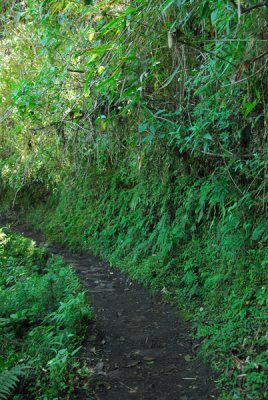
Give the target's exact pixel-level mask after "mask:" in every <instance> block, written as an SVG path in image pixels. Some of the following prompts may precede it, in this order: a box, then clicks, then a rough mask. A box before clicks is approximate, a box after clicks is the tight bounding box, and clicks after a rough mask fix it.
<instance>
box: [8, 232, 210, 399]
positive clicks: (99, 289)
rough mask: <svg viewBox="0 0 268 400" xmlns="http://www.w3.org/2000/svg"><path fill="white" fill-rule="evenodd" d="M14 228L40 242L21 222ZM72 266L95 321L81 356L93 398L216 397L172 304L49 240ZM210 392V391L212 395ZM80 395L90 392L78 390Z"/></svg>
mask: <svg viewBox="0 0 268 400" xmlns="http://www.w3.org/2000/svg"><path fill="white" fill-rule="evenodd" d="M13 229H14V230H16V231H19V232H21V233H24V234H25V235H26V236H29V237H31V238H33V239H34V240H36V241H37V243H39V244H42V243H44V238H43V237H42V235H41V234H39V233H36V232H33V231H30V230H28V229H27V228H26V227H25V226H22V225H17V226H13ZM49 250H50V251H51V252H52V253H54V254H60V255H62V256H63V257H64V259H65V261H66V262H68V263H70V264H72V265H73V266H74V268H75V269H76V272H77V274H78V276H79V277H80V280H81V282H82V284H83V286H84V287H85V288H86V289H87V290H88V292H89V297H90V301H91V303H92V306H93V309H94V313H95V317H96V322H95V323H94V324H93V325H92V326H91V327H90V329H89V334H88V337H87V338H86V340H85V342H84V344H83V348H82V351H81V352H80V355H79V356H80V357H81V359H84V360H86V361H87V362H88V363H89V365H91V367H92V368H93V369H94V371H95V374H94V380H95V385H94V391H93V398H95V399H96V400H208V399H213V398H216V396H215V393H214V385H213V374H212V371H211V369H210V368H209V367H208V366H206V365H204V364H203V363H202V362H201V361H200V360H196V359H195V356H194V354H193V347H195V346H193V343H192V340H191V338H190V336H189V324H188V323H186V322H185V321H184V320H182V319H181V317H180V316H179V315H178V314H177V312H176V310H175V309H174V308H173V307H172V306H170V305H168V304H165V303H162V302H161V299H160V298H158V297H154V296H151V295H150V294H149V292H148V291H147V290H145V289H143V288H142V287H140V286H139V285H137V284H135V283H132V282H131V281H130V280H129V279H128V278H127V277H126V276H125V275H123V274H122V273H120V272H119V271H117V270H114V269H111V268H110V267H109V266H108V264H107V263H106V262H104V261H102V260H101V259H100V258H98V257H95V256H92V255H90V254H85V253H83V254H81V255H78V254H73V253H71V252H69V251H68V250H66V249H65V248H62V247H59V246H49ZM213 393H214V395H213ZM78 398H79V399H88V400H89V399H90V398H91V397H90V396H89V395H87V394H86V393H84V392H83V391H81V393H79V395H78Z"/></svg>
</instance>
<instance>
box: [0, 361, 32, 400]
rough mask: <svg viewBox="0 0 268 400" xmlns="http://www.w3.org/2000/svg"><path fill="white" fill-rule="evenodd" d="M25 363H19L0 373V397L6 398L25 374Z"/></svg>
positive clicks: (5, 399) (3, 399) (2, 399)
mask: <svg viewBox="0 0 268 400" xmlns="http://www.w3.org/2000/svg"><path fill="white" fill-rule="evenodd" d="M25 368H26V367H25V365H19V366H16V367H13V368H11V369H9V370H5V371H2V372H1V373H0V399H1V400H7V399H8V398H9V396H10V395H11V393H12V392H13V390H15V388H16V386H17V385H18V383H19V380H20V377H21V376H23V375H24V374H25Z"/></svg>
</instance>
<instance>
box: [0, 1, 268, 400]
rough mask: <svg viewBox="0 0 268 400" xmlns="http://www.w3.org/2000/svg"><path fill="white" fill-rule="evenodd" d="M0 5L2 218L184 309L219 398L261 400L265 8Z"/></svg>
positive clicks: (267, 160) (252, 4) (251, 4)
mask: <svg viewBox="0 0 268 400" xmlns="http://www.w3.org/2000/svg"><path fill="white" fill-rule="evenodd" d="M1 7H2V17H1V22H0V24H1V27H2V28H1V29H2V37H1V45H2V46H1V50H0V55H1V58H0V66H1V69H0V98H1V105H0V120H1V125H0V141H1V144H2V148H1V149H0V155H1V161H0V169H1V178H0V179H1V182H0V184H1V199H2V210H4V209H5V210H8V209H10V208H12V207H17V206H19V207H20V209H23V210H24V211H26V213H27V216H28V219H31V220H32V221H33V222H34V224H37V222H38V221H39V226H41V227H42V229H43V230H44V231H45V232H46V233H47V235H49V237H50V238H52V239H54V240H56V241H62V242H65V243H68V244H69V245H70V246H72V247H75V248H81V247H83V248H85V249H91V250H94V251H95V252H97V253H100V254H102V255H104V256H105V257H106V258H108V259H109V260H110V261H111V263H112V264H116V265H119V266H121V267H122V268H124V269H125V270H127V271H128V272H129V273H130V274H131V275H132V276H133V277H135V278H136V279H138V280H139V281H140V282H142V283H143V284H146V285H148V286H150V287H151V288H152V289H156V290H160V291H162V293H164V294H165V295H166V296H168V297H169V298H172V300H173V301H175V302H177V304H179V306H180V308H184V307H185V308H188V310H190V315H191V317H192V319H193V320H194V321H195V327H196V333H197V335H199V336H202V337H203V338H204V340H203V341H202V343H203V345H202V349H201V350H202V352H203V353H204V354H205V355H207V356H208V357H209V358H210V359H211V360H212V362H213V363H214V365H215V367H216V368H217V369H218V370H219V371H220V373H221V378H220V381H221V383H222V386H221V387H222V396H223V399H226V398H230V399H252V398H254V399H255V398H256V399H263V398H265V397H266V396H267V393H266V392H265V379H264V377H265V368H267V363H268V362H267V360H265V358H264V357H265V356H264V347H265V321H266V319H265V317H266V309H265V305H266V303H265V299H266V297H267V288H266V287H265V280H266V279H267V264H268V259H267V240H268V229H267V228H268V226H267V199H268V197H267V193H268V192H267V171H268V169H267V167H268V165H267V164H268V144H267V142H268V134H267V117H268V115H267V104H266V99H267V84H266V82H267V41H268V35H267V32H268V29H267V12H268V11H267V3H266V2H258V1H254V0H252V1H251V0H243V1H240V0H226V1H225V0H217V1H212V0H194V1H191V0H166V1H164V0H155V1H152V0H136V1H124V2H122V1H116V0H114V1H105V0H97V1H92V2H87V1H86V2H84V1H82V0H81V1H80V0H73V1H71V0H62V1H56V0H46V1H45V0H44V1H36V0H31V1H30V0H28V1H21V2H18V1H13V2H11V4H10V2H5V1H4V2H3V5H2V6H1ZM42 203H44V204H42ZM30 208H32V210H31V211H30V213H29V209H30Z"/></svg>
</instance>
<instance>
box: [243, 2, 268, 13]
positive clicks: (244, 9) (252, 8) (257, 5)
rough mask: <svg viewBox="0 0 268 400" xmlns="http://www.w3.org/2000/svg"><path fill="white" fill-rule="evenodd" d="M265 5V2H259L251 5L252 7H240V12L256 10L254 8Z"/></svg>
mask: <svg viewBox="0 0 268 400" xmlns="http://www.w3.org/2000/svg"><path fill="white" fill-rule="evenodd" d="M265 6H267V3H266V2H264V3H259V4H256V5H255V6H252V7H248V8H241V12H242V14H246V13H248V12H250V11H252V10H256V8H261V7H265Z"/></svg>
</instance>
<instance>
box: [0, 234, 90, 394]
mask: <svg viewBox="0 0 268 400" xmlns="http://www.w3.org/2000/svg"><path fill="white" fill-rule="evenodd" d="M0 316H1V318H0V398H1V399H2V398H3V399H7V398H10V397H9V396H8V395H11V394H13V397H12V398H13V399H35V400H37V399H40V400H41V399H43V400H45V399H52V398H53V399H57V398H58V397H59V398H62V396H64V398H68V395H69V394H70V393H72V392H73V391H74V390H75V388H76V387H78V386H79V385H81V384H83V376H87V379H89V371H88V370H87V369H86V368H84V367H83V366H80V362H79V361H78V360H76V359H75V354H76V353H77V352H78V350H79V349H80V347H79V344H80V343H81V341H82V338H83V336H84V334H85V332H86V330H87V327H88V322H89V321H90V320H91V318H92V314H91V308H90V306H89V304H88V300H87V298H86V294H85V293H84V292H83V291H82V289H81V286H80V284H79V282H78V279H77V278H76V276H75V274H74V272H73V270H72V269H71V267H69V266H67V265H65V264H64V262H63V260H62V259H61V258H60V257H54V256H50V255H49V254H48V253H47V251H46V250H45V249H43V248H38V247H37V246H36V244H35V243H34V242H33V241H32V240H29V239H26V238H24V237H23V236H21V235H18V234H11V233H10V232H8V231H6V230H1V231H0ZM20 378H21V379H20ZM16 387H17V392H16V393H15V394H14V390H15V389H16Z"/></svg>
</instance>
